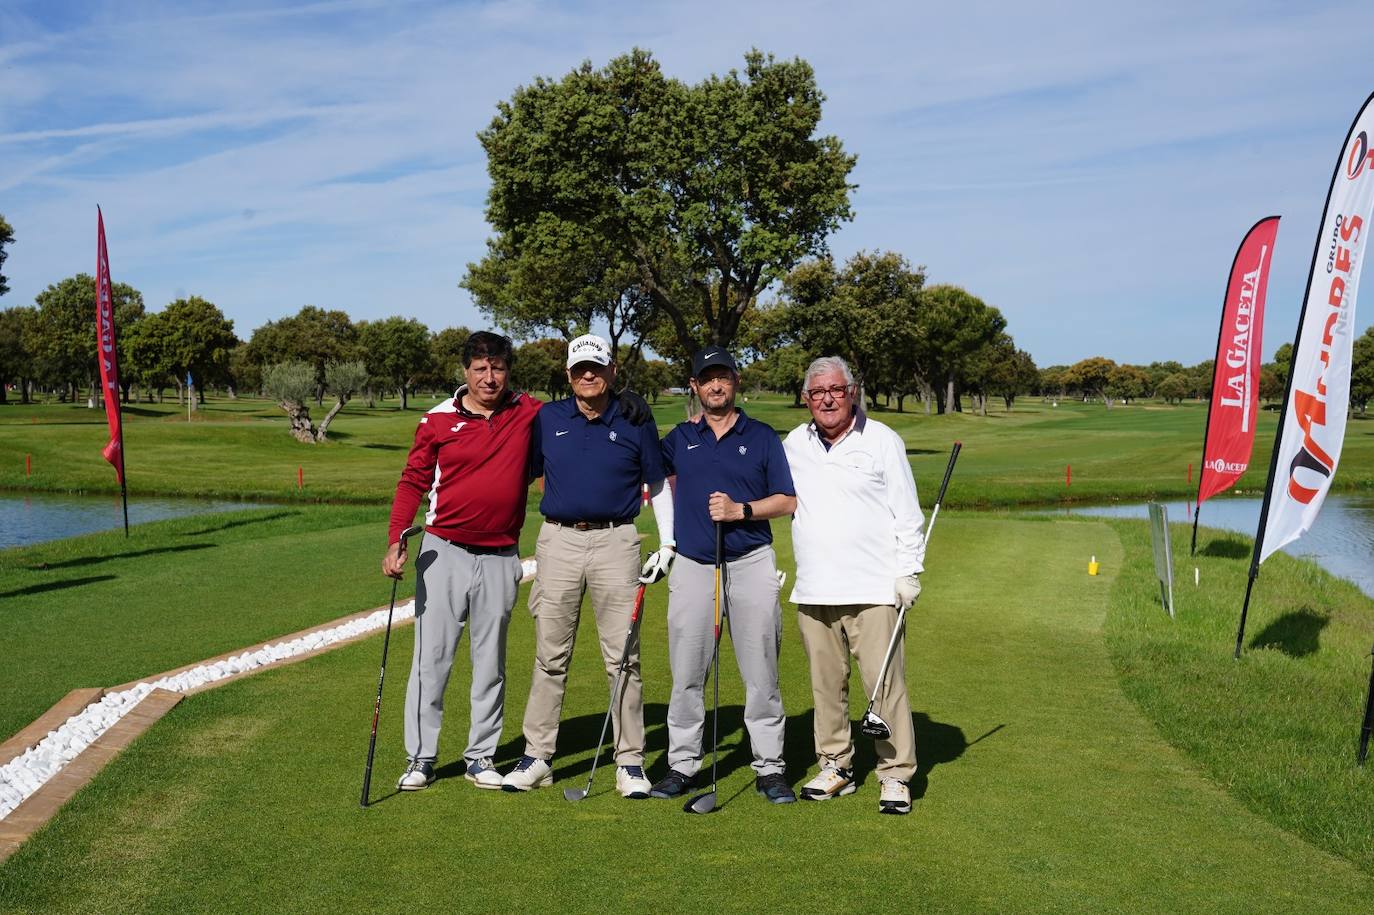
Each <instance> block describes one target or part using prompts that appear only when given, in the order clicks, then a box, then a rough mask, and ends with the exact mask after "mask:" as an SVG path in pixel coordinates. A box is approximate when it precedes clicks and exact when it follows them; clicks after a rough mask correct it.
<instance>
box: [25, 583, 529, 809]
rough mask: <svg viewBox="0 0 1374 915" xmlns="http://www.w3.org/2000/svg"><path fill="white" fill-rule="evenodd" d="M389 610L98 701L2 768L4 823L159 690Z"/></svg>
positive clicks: (405, 609) (298, 647)
mask: <svg viewBox="0 0 1374 915" xmlns="http://www.w3.org/2000/svg"><path fill="white" fill-rule="evenodd" d="M521 565H522V566H523V567H524V571H525V579H526V580H528V579H529V578H532V577H533V576H534V568H535V562H534V560H533V559H524V560H521ZM414 616H415V602H414V601H413V600H411V601H407V602H406V603H404V604H397V605H396V609H395V611H394V613H393V614H392V619H393V621H394V622H400V621H405V620H410V619H413V618H414ZM386 620H387V611H386V610H374V611H373V612H372V613H369V614H368V615H366V616H361V617H356V618H353V619H350V620H348V621H346V622H343V623H340V624H338V625H336V626H332V627H329V628H327V629H317V630H315V631H313V632H308V633H306V634H305V635H302V636H298V637H296V638H294V639H288V640H286V641H282V642H273V643H271V644H268V645H264V646H263V647H261V648H258V649H256V650H253V651H245V652H243V653H242V654H237V655H233V656H231V657H228V658H224V659H223V660H219V661H213V662H206V663H204V664H201V665H199V666H196V667H192V668H188V669H186V670H182V671H180V672H178V673H175V674H171V675H168V676H165V677H162V678H160V679H157V680H154V681H152V682H147V681H141V682H139V683H137V684H135V685H133V686H131V687H129V688H127V689H122V690H118V691H116V692H111V693H107V694H106V695H105V696H104V698H102V699H101V700H100V701H99V702H92V703H91V704H90V705H88V706H86V707H85V708H84V709H82V710H81V711H80V712H77V713H76V714H75V715H72V716H71V717H70V718H68V719H67V720H66V721H65V722H63V723H62V724H61V725H60V726H59V727H58V728H57V729H56V730H54V731H49V732H48V735H47V736H46V737H44V738H43V739H42V740H40V741H39V742H38V743H37V744H36V745H35V746H32V747H29V748H28V749H27V750H25V751H24V752H23V753H21V754H20V755H19V756H16V757H15V758H14V759H12V760H10V761H9V762H8V763H6V764H5V765H3V766H0V820H3V819H5V817H7V816H9V815H10V813H12V812H13V811H14V809H15V808H17V807H18V806H19V805H20V804H22V803H23V802H24V801H25V800H26V799H27V798H28V797H30V796H31V795H32V794H34V792H36V791H38V789H39V788H41V787H43V785H45V784H46V783H47V782H48V780H49V779H51V778H52V777H53V776H54V775H56V774H57V773H59V772H61V771H62V769H63V768H64V767H65V766H66V765H67V763H69V762H71V761H72V760H73V759H75V758H76V757H77V756H78V755H79V754H80V753H81V752H82V751H83V750H85V749H86V748H87V747H89V746H90V745H91V744H92V743H94V742H95V740H96V739H97V738H98V737H100V735H102V734H104V733H105V732H106V731H108V730H109V729H110V728H111V727H113V726H114V724H115V723H116V722H118V721H119V720H120V719H121V718H123V717H124V716H125V715H127V714H128V713H129V712H130V711H131V710H132V709H133V708H134V707H135V706H137V705H138V703H140V702H142V701H143V699H144V697H145V696H147V695H148V694H149V693H151V692H152V691H153V690H155V689H165V690H168V691H170V692H174V693H188V692H192V691H194V690H198V689H204V688H206V687H207V686H210V685H213V684H215V683H216V682H218V681H220V680H224V679H227V678H229V677H233V676H237V675H239V674H245V673H248V672H250V671H253V670H256V669H258V668H259V667H264V666H266V665H269V664H274V663H276V662H278V661H284V660H286V659H288V658H295V657H299V656H301V655H308V654H313V653H316V652H320V651H324V650H325V649H328V648H331V647H333V646H334V645H337V644H339V643H341V642H347V641H351V640H353V639H356V638H358V637H359V636H363V635H366V634H368V633H370V632H376V631H378V630H381V629H383V628H385V627H386Z"/></svg>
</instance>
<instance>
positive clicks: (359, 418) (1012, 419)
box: [0, 395, 1374, 507]
mask: <svg viewBox="0 0 1374 915" xmlns="http://www.w3.org/2000/svg"><path fill="white" fill-rule="evenodd" d="M435 402H436V401H434V400H431V399H425V398H419V397H417V398H413V399H412V400H411V409H410V410H408V411H404V412H403V411H401V410H400V409H398V408H397V406H396V405H395V404H394V402H393V403H391V404H389V405H386V406H379V407H377V408H375V409H368V408H367V407H366V406H365V405H363V404H362V402H361V401H353V402H351V403H350V404H349V405H348V406H347V407H346V408H345V409H344V411H343V412H342V413H341V414H340V415H339V417H338V418H337V419H336V420H335V422H334V424H333V426H332V427H331V432H330V438H331V441H330V442H329V443H327V444H324V445H315V446H310V445H301V444H298V443H297V442H295V441H294V440H293V439H291V437H290V436H289V435H287V433H286V420H285V417H284V415H283V414H282V412H281V410H279V409H278V408H277V407H276V406H275V405H274V404H271V403H267V402H265V401H262V400H252V399H248V398H240V399H239V400H236V401H229V400H211V401H210V402H209V404H208V405H207V406H206V407H205V408H204V409H202V410H200V411H199V412H197V413H195V414H194V418H193V420H192V421H191V422H189V423H188V422H187V421H186V413H185V409H184V408H178V406H177V405H176V404H175V403H169V404H155V405H149V404H143V405H136V406H134V407H133V408H131V409H130V410H128V411H127V413H126V418H125V439H126V443H125V447H126V449H127V452H128V475H129V488H130V492H131V494H132V496H133V498H137V497H138V494H139V493H145V494H154V493H157V494H166V495H204V496H217V497H222V496H228V497H239V498H251V499H265V500H271V501H310V502H316V501H348V502H382V501H385V500H387V499H388V498H390V494H391V491H392V489H393V488H394V486H395V484H396V477H397V475H398V474H399V473H400V468H401V465H402V463H403V462H404V460H405V453H406V450H407V449H408V448H409V446H410V441H411V436H412V434H413V433H414V430H415V425H416V423H417V422H418V421H419V418H420V415H421V412H422V410H424V409H427V408H428V407H429V406H432V405H433V404H434V403H435ZM742 406H743V407H744V408H745V409H746V410H747V411H748V412H749V413H750V414H751V415H753V416H756V417H757V418H759V419H761V420H764V421H765V422H768V423H769V424H771V425H772V426H773V427H774V428H775V429H778V430H779V431H780V432H784V433H785V432H787V431H788V430H790V429H792V428H793V427H795V426H796V425H798V424H799V423H801V422H804V421H805V420H807V419H808V418H809V415H808V414H807V413H806V411H805V410H804V409H801V408H797V407H793V406H792V405H791V400H790V399H788V398H785V397H779V396H777V395H763V396H756V397H753V398H751V400H750V402H749V403H748V404H742ZM912 408H913V405H912V404H911V403H908V404H907V409H908V412H905V413H896V412H892V411H880V412H878V413H876V414H875V415H876V416H877V417H878V418H880V419H882V420H883V421H884V422H886V423H888V424H889V425H891V426H892V427H893V428H895V429H896V430H897V431H898V432H900V433H901V434H902V435H903V436H904V437H905V438H906V441H907V446H908V453H909V454H910V456H911V461H912V466H913V467H914V468H915V470H916V478H917V484H918V485H922V486H924V487H927V488H931V487H934V486H935V485H936V484H937V483H938V481H939V476H940V474H941V473H942V472H943V470H944V465H945V456H946V455H947V454H948V452H949V446H950V444H951V443H952V442H953V441H954V440H955V439H961V440H962V441H963V442H964V445H965V448H964V454H963V456H962V457H961V458H960V465H959V474H958V475H957V476H956V477H955V479H954V482H953V483H952V485H951V487H950V492H949V497H948V504H949V505H951V506H973V505H977V506H984V507H988V506H998V505H1015V504H1029V503H1042V502H1059V501H1065V500H1075V501H1110V500H1140V499H1144V498H1148V497H1152V496H1175V497H1180V498H1184V497H1187V496H1189V495H1191V494H1194V493H1196V491H1197V473H1198V470H1199V462H1200V461H1201V452H1202V447H1201V442H1202V430H1203V427H1204V425H1205V421H1206V416H1207V405H1206V404H1200V403H1189V404H1185V405H1183V406H1166V405H1162V404H1154V403H1150V404H1143V405H1132V406H1117V407H1113V408H1112V409H1111V410H1107V409H1105V408H1104V407H1103V406H1102V405H1101V404H1082V403H1070V402H1068V401H1060V402H1059V404H1058V406H1052V405H1051V404H1049V403H1044V402H1041V401H1040V400H1038V399H1023V400H1021V401H1018V402H1017V404H1016V407H1015V409H1014V410H1013V411H1012V412H1010V413H1007V412H1004V411H1003V410H1001V409H1000V404H999V405H998V407H997V408H994V409H992V410H990V411H989V413H988V415H987V416H986V417H981V416H977V415H975V414H972V413H956V414H951V415H946V416H925V415H924V414H922V413H914V412H910V410H911V409H912ZM314 413H315V415H316V418H317V419H319V418H322V417H323V415H324V410H321V409H316V410H315V411H314ZM655 414H656V416H657V419H658V423H659V428H660V429H661V430H662V431H665V432H666V431H667V430H668V429H669V428H671V427H672V425H673V424H675V423H677V422H679V421H681V420H682V419H683V416H684V410H683V403H682V399H681V398H670V397H664V398H662V399H660V401H659V403H658V404H657V406H656V407H655ZM1276 415H1277V414H1276V411H1274V410H1268V411H1262V412H1261V414H1260V425H1259V430H1258V433H1257V435H1256V439H1255V442H1256V445H1255V453H1254V459H1253V461H1252V463H1251V469H1250V471H1249V472H1248V473H1247V474H1246V475H1245V476H1244V477H1243V478H1242V479H1241V481H1240V483H1239V485H1238V487H1237V489H1239V490H1241V491H1251V490H1261V489H1263V487H1264V479H1265V474H1266V473H1267V472H1268V462H1269V454H1270V450H1271V448H1272V444H1273V435H1274V430H1275V428H1276V426H1277V419H1276ZM105 436H106V431H105V418H104V415H103V414H102V413H100V412H99V411H96V410H89V409H87V408H86V407H85V406H72V405H47V406H29V407H21V406H17V405H13V406H10V407H8V408H0V488H8V489H24V488H29V487H31V488H33V489H38V490H53V491H72V492H117V491H118V486H117V484H116V483H115V479H114V474H113V473H112V472H111V470H110V468H109V466H108V465H107V464H105V462H104V461H103V460H102V459H101V457H100V449H101V447H102V446H103V445H104V443H105ZM30 454H31V455H32V457H33V468H34V473H33V476H32V477H25V475H24V466H25V465H24V459H25V455H30ZM1190 463H1191V464H1192V465H1193V483H1192V484H1191V485H1190V484H1189V482H1188V465H1189V464H1190ZM1070 466H1071V467H1072V485H1071V486H1066V485H1065V484H1066V480H1065V476H1066V474H1065V471H1066V468H1068V467H1070ZM297 468H301V469H302V471H303V472H304V475H305V488H304V489H303V490H300V491H298V490H297V488H296V472H297ZM1335 485H1336V486H1337V487H1340V488H1346V489H1357V488H1368V487H1372V486H1374V421H1368V420H1364V419H1360V418H1356V419H1352V420H1351V422H1350V425H1349V430H1348V432H1347V435H1346V443H1345V450H1344V453H1343V455H1342V460H1341V465H1340V472H1339V473H1338V474H1337V476H1336V483H1335ZM932 496H933V494H932Z"/></svg>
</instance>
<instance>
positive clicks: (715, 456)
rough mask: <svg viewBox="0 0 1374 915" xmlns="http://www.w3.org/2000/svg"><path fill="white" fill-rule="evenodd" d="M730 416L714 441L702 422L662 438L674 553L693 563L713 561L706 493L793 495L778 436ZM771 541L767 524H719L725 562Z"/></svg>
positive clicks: (744, 497) (741, 498)
mask: <svg viewBox="0 0 1374 915" xmlns="http://www.w3.org/2000/svg"><path fill="white" fill-rule="evenodd" d="M545 409H547V407H546V408H545ZM735 413H736V414H737V415H736V419H735V424H734V425H733V426H731V427H730V431H728V432H726V433H725V435H723V436H721V438H720V439H719V440H717V439H716V433H715V432H714V431H713V430H712V429H711V427H710V426H709V425H707V423H706V420H705V419H703V420H702V421H701V422H696V423H693V422H685V423H678V425H677V427H676V428H674V429H673V431H672V432H669V433H668V434H667V435H665V436H664V437H663V463H664V465H665V467H666V469H667V471H668V474H669V476H671V475H672V474H674V473H676V474H677V483H676V485H675V486H674V487H673V536H674V538H675V539H676V540H677V551H678V552H679V553H681V554H682V555H683V556H686V557H687V558H689V559H695V560H696V561H697V562H708V563H714V562H715V561H716V526H715V522H713V521H712V520H711V513H710V511H709V510H708V508H707V503H708V502H709V501H710V498H711V493H713V492H723V493H725V494H726V495H727V496H729V497H730V498H731V499H734V500H735V501H736V502H754V501H757V500H758V499H763V498H767V497H768V496H772V495H778V494H782V495H785V496H795V495H796V494H797V491H796V489H795V488H794V487H793V486H792V471H791V469H790V468H789V467H788V466H787V455H786V454H785V453H784V452H783V450H782V440H781V439H779V438H778V433H776V432H774V431H773V428H772V427H771V426H769V425H767V424H766V423H761V422H758V421H757V420H752V419H750V418H749V417H748V416H746V415H745V413H744V411H743V410H741V409H739V408H736V409H735ZM772 542H773V531H772V529H771V528H770V527H769V526H768V522H767V521H730V522H727V523H726V525H725V544H724V546H725V558H726V559H727V560H730V559H738V558H739V557H740V556H743V555H744V554H745V553H748V552H750V551H752V550H756V549H758V548H759V547H761V546H764V545H766V544H769V543H772Z"/></svg>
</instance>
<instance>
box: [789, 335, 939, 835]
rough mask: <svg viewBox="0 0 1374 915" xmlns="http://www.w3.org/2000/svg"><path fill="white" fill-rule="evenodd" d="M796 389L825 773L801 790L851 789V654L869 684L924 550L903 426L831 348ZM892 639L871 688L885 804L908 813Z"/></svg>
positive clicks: (808, 600) (795, 467)
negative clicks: (870, 410) (882, 730)
mask: <svg viewBox="0 0 1374 915" xmlns="http://www.w3.org/2000/svg"><path fill="white" fill-rule="evenodd" d="M802 394H803V396H804V397H805V399H806V401H807V404H808V405H809V406H810V408H811V422H809V423H805V424H803V425H800V426H798V427H797V428H795V429H793V430H792V432H791V433H789V434H788V436H787V439H786V440H785V441H784V443H783V447H784V450H785V451H786V452H787V461H788V465H789V466H790V467H791V468H792V480H793V482H794V483H795V484H796V490H797V510H796V513H795V514H794V515H793V517H792V549H793V552H794V554H795V556H796V561H797V576H796V580H795V586H794V587H793V589H792V601H793V603H796V604H798V605H799V606H798V608H797V622H798V626H799V627H800V629H801V637H802V643H803V645H804V646H805V648H806V655H807V659H808V661H809V663H810V667H811V693H812V698H813V701H814V703H815V710H816V712H815V732H816V756H817V758H818V759H819V761H820V767H821V771H820V773H819V774H818V775H817V776H816V777H815V778H813V779H812V780H811V781H809V782H807V783H806V784H805V785H804V786H803V787H802V790H801V796H802V798H803V799H805V800H814V801H822V800H829V799H831V798H836V797H841V796H843V795H846V794H852V793H853V792H854V790H855V788H856V787H857V786H856V784H855V781H854V770H853V760H854V740H853V735H852V732H851V726H850V721H849V667H850V662H849V656H850V655H851V654H852V655H853V656H854V658H855V660H857V661H858V663H859V674H860V676H861V677H862V678H863V682H864V692H865V693H866V694H867V693H870V692H871V691H872V689H873V684H874V683H875V681H876V680H877V677H878V671H879V669H880V668H881V667H882V663H883V655H884V654H885V653H886V651H887V645H888V642H889V641H890V640H891V638H892V631H893V628H894V627H895V626H896V624H897V610H898V608H899V607H909V606H911V604H912V603H913V602H914V601H915V600H916V597H917V595H919V594H920V593H921V584H920V580H919V578H918V577H917V576H918V575H919V574H920V573H921V571H922V569H923V566H922V561H923V560H924V558H925V538H924V536H923V534H922V523H923V518H922V515H921V507H920V505H919V504H918V502H917V499H916V481H915V478H914V477H913V476H912V473H911V464H910V463H909V462H908V461H907V458H906V444H905V443H904V442H903V441H902V438H901V436H899V435H898V434H897V433H896V432H894V431H892V430H891V429H890V428H888V427H887V426H885V425H883V424H882V423H880V422H878V421H877V420H875V419H872V418H870V417H869V416H867V415H866V414H865V413H864V412H863V410H862V409H861V402H860V401H859V399H858V390H857V385H856V384H855V383H854V376H853V374H852V373H851V372H850V370H849V366H848V365H847V364H846V363H845V361H844V360H843V359H841V358H839V357H838V356H828V357H824V358H821V359H817V360H816V361H815V362H813V363H811V365H810V366H809V367H808V368H807V370H806V380H805V383H804V385H803V390H802ZM903 649H904V646H903V645H902V643H901V642H900V641H899V643H898V645H897V648H896V650H895V652H894V655H893V658H892V663H891V664H890V665H888V669H887V679H886V682H885V684H884V686H883V689H882V690H880V691H879V693H878V700H879V701H878V705H877V708H876V710H877V712H878V715H879V716H880V717H881V718H882V719H883V720H884V721H886V722H888V723H889V725H890V727H891V736H890V737H889V738H888V739H887V740H879V741H876V744H877V746H876V750H877V757H878V764H877V774H878V778H879V781H880V782H881V790H880V792H879V800H878V810H879V812H880V813H891V814H904V813H910V812H911V791H910V788H909V787H908V785H907V783H908V782H910V781H911V778H912V776H914V775H915V774H916V733H915V730H914V728H913V727H912V723H911V705H910V703H909V701H908V700H907V692H906V665H905V663H904V662H903V653H904V650H903Z"/></svg>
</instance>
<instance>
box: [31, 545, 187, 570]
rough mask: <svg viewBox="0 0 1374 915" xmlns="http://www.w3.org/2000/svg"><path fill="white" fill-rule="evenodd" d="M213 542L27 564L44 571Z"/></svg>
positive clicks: (151, 554) (180, 550) (175, 550)
mask: <svg viewBox="0 0 1374 915" xmlns="http://www.w3.org/2000/svg"><path fill="white" fill-rule="evenodd" d="M213 546H214V544H213V543H185V544H182V545H181V546H159V547H154V548H152V549H147V550H131V551H129V552H127V553H111V554H110V555H108V556H81V557H78V558H76V559H64V560H62V561H61V562H40V563H38V564H36V565H31V566H25V567H24V568H26V569H28V570H29V571H30V572H43V571H50V570H52V569H66V568H69V567H71V566H92V565H95V564H97V563H101V562H109V561H110V560H112V559H134V558H136V557H138V556H155V555H157V554H158V553H185V552H187V551H189V550H208V549H210V548H211V547H213Z"/></svg>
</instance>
